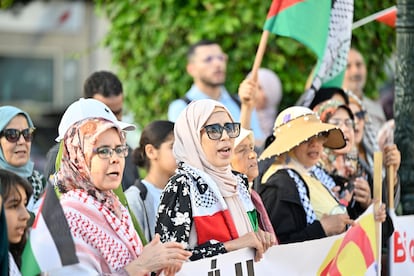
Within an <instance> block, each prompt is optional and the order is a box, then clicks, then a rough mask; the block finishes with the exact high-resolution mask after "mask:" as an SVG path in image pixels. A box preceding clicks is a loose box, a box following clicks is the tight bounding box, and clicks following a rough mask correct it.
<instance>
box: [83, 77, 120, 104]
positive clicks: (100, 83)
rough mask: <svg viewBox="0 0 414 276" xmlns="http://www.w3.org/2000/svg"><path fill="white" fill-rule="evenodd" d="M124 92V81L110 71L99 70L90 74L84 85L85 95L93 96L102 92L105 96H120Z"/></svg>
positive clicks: (86, 96)
mask: <svg viewBox="0 0 414 276" xmlns="http://www.w3.org/2000/svg"><path fill="white" fill-rule="evenodd" d="M122 93H123V90H122V83H121V81H120V80H119V79H118V77H117V76H116V75H115V74H114V73H111V72H109V71H97V72H95V73H93V74H92V75H90V76H89V77H88V78H87V79H86V80H85V83H84V85H83V96H84V97H85V98H93V96H94V95H95V94H101V95H102V96H104V97H105V98H107V97H111V96H118V95H120V94H122Z"/></svg>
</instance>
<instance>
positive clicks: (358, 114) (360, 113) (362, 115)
mask: <svg viewBox="0 0 414 276" xmlns="http://www.w3.org/2000/svg"><path fill="white" fill-rule="evenodd" d="M365 113H366V111H365V110H360V111H358V112H355V113H354V116H355V117H357V118H358V119H359V120H363V119H364V118H365Z"/></svg>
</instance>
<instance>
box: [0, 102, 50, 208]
mask: <svg viewBox="0 0 414 276" xmlns="http://www.w3.org/2000/svg"><path fill="white" fill-rule="evenodd" d="M34 130H35V127H34V125H33V122H32V119H31V118H30V116H29V114H28V113H26V112H25V111H23V110H21V109H19V108H17V107H14V106H2V107H0V168H2V169H5V170H9V171H12V172H14V173H16V174H18V175H19V176H21V177H23V178H26V179H27V180H28V181H29V182H30V184H31V185H32V187H33V194H32V196H31V197H30V200H29V203H28V205H27V209H28V210H29V211H30V212H32V213H35V211H36V206H37V203H38V202H39V198H40V196H41V194H42V192H43V190H44V187H45V185H46V178H45V177H44V176H43V175H42V174H41V173H40V172H38V171H37V170H35V169H34V163H33V161H31V160H30V150H31V146H32V140H33V132H34Z"/></svg>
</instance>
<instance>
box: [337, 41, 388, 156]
mask: <svg viewBox="0 0 414 276" xmlns="http://www.w3.org/2000/svg"><path fill="white" fill-rule="evenodd" d="M366 80H367V66H366V64H365V60H364V58H363V56H362V54H361V53H360V52H359V51H358V50H357V49H355V48H351V49H349V52H348V62H347V66H346V70H345V75H344V81H343V84H342V87H343V89H344V90H350V91H352V93H354V94H355V95H356V96H357V97H358V98H359V99H360V100H361V101H362V104H363V106H364V107H365V110H366V112H367V116H366V122H365V130H364V135H366V136H367V137H368V136H371V137H375V135H376V134H377V133H378V131H379V129H380V128H381V126H382V125H383V124H384V123H385V121H386V119H385V114H384V110H383V109H382V106H381V105H380V104H379V103H378V102H375V101H373V100H371V99H369V98H368V97H367V96H366V95H365V93H364V88H365V84H366ZM368 138H369V137H368ZM367 142H370V143H371V142H372V143H373V144H372V145H370V147H371V148H373V149H374V151H376V150H378V145H377V144H376V143H375V141H371V140H369V141H368V140H367Z"/></svg>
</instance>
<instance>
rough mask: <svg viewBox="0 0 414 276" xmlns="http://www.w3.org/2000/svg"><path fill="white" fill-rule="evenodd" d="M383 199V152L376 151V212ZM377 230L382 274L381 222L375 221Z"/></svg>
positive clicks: (379, 269) (378, 261)
mask: <svg viewBox="0 0 414 276" xmlns="http://www.w3.org/2000/svg"><path fill="white" fill-rule="evenodd" d="M381 201H382V152H380V151H377V152H374V214H375V213H376V212H377V211H378V209H379V207H380V204H381ZM375 232H376V236H377V255H378V258H377V265H378V275H380V274H381V244H382V240H381V239H382V234H381V222H379V221H375Z"/></svg>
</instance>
